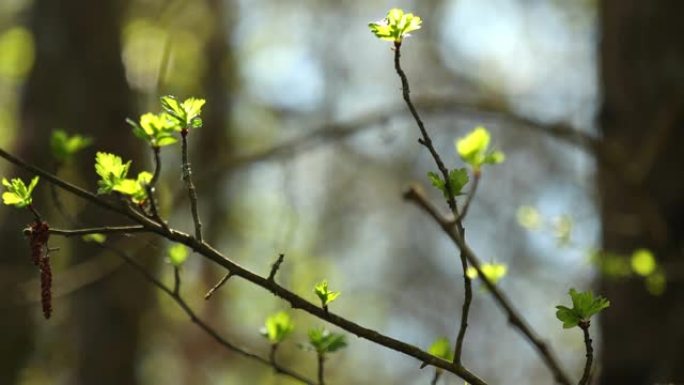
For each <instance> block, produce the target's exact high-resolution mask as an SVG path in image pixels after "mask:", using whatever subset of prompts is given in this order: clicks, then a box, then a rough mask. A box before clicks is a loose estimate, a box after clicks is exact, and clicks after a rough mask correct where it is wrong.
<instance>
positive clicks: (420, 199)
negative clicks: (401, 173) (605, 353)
mask: <svg viewBox="0 0 684 385" xmlns="http://www.w3.org/2000/svg"><path fill="white" fill-rule="evenodd" d="M404 198H405V199H407V200H409V201H411V202H413V203H415V204H416V205H417V206H418V207H420V208H421V209H423V211H425V212H426V213H428V214H429V215H430V216H431V217H432V219H434V220H435V222H437V224H439V225H440V227H441V228H442V230H443V231H444V232H445V233H446V234H447V235H448V236H449V238H450V239H451V240H452V241H453V242H454V244H455V245H456V246H457V247H458V248H459V249H460V250H461V253H462V254H464V255H465V257H466V258H467V259H468V263H470V264H471V265H472V266H473V267H474V268H475V269H476V270H477V273H478V277H480V279H481V280H482V282H483V283H484V284H485V286H486V287H487V289H488V290H489V292H490V293H491V294H492V296H493V297H494V299H495V300H496V302H497V303H498V304H499V306H500V307H501V308H502V310H503V311H504V313H506V315H507V316H508V322H509V323H510V324H511V325H512V326H513V327H515V328H516V329H518V330H519V331H520V332H521V333H522V334H523V336H525V338H527V340H528V341H529V342H530V343H531V344H532V346H534V348H535V349H536V350H537V353H538V354H539V355H540V356H541V358H542V360H543V361H544V363H545V364H546V366H547V367H548V368H549V370H550V371H551V373H552V374H553V376H554V378H555V380H556V382H557V383H559V384H563V385H570V379H569V377H568V376H567V374H565V372H564V371H563V369H561V367H560V364H559V362H558V359H557V358H556V356H555V355H554V354H553V352H552V351H551V349H550V348H549V347H548V346H547V345H546V343H545V342H544V341H543V340H542V339H541V338H539V336H537V334H536V333H535V332H534V331H533V330H532V328H531V327H530V326H529V325H528V324H527V322H526V321H525V320H524V319H523V318H522V316H521V315H520V314H519V313H518V311H517V310H516V309H515V308H514V307H513V305H512V304H511V301H510V299H508V297H506V295H505V294H504V293H503V292H502V291H501V290H499V288H498V287H497V286H496V285H495V284H494V283H492V281H491V280H489V279H488V278H487V276H486V275H484V274H483V273H482V270H481V269H480V261H479V258H478V257H477V256H476V255H475V252H473V250H472V249H470V247H469V246H468V245H467V244H466V242H465V240H464V239H463V236H462V234H461V233H460V232H459V231H458V229H457V228H455V227H454V226H453V225H452V221H451V220H449V219H447V218H445V217H444V216H443V215H442V214H441V213H440V212H439V210H438V209H437V208H436V207H435V206H434V205H432V204H431V203H430V202H429V201H428V199H427V197H426V196H425V194H424V193H423V192H422V191H421V190H420V188H418V187H416V186H412V187H411V188H409V190H408V191H406V192H405V193H404Z"/></svg>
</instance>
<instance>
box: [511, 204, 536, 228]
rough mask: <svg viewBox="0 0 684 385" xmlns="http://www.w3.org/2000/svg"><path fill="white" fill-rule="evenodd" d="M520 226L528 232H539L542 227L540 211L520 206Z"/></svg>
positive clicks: (531, 207)
mask: <svg viewBox="0 0 684 385" xmlns="http://www.w3.org/2000/svg"><path fill="white" fill-rule="evenodd" d="M516 217H517V219H518V223H519V224H520V226H522V227H524V228H526V229H528V230H537V229H539V228H540V227H541V224H542V217H541V214H540V213H539V210H537V208H535V207H533V206H520V207H518V212H517V213H516Z"/></svg>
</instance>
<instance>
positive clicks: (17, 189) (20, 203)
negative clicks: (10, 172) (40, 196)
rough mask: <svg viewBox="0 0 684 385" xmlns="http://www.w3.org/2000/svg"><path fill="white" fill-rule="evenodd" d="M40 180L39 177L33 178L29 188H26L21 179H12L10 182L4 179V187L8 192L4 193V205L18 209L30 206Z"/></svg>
mask: <svg viewBox="0 0 684 385" xmlns="http://www.w3.org/2000/svg"><path fill="white" fill-rule="evenodd" d="M38 180H39V178H38V177H37V176H36V177H33V179H31V182H30V183H29V185H28V187H26V184H24V181H23V180H21V179H20V178H12V179H11V180H9V181H8V180H7V179H6V178H2V185H3V186H5V190H7V191H5V192H4V193H2V203H4V204H5V205H7V206H15V207H17V208H24V207H26V206H29V205H30V204H31V203H32V202H33V198H32V197H31V195H32V194H33V189H35V188H36V185H37V184H38Z"/></svg>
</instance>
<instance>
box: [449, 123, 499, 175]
mask: <svg viewBox="0 0 684 385" xmlns="http://www.w3.org/2000/svg"><path fill="white" fill-rule="evenodd" d="M490 140H491V136H490V134H489V131H487V129H486V128H484V127H476V128H475V129H474V130H473V131H471V132H470V133H468V135H466V136H464V137H463V138H460V139H458V140H456V143H455V144H456V152H457V153H458V155H459V156H460V157H461V159H462V160H463V161H464V162H465V163H467V164H469V165H470V166H471V167H472V168H473V169H474V170H479V169H480V167H482V165H484V164H498V163H502V162H503V161H504V160H505V158H506V157H505V156H504V154H503V152H501V151H491V150H489V142H490Z"/></svg>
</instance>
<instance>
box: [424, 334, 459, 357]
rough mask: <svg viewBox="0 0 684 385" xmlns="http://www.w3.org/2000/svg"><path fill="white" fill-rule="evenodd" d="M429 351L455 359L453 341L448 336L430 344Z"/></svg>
mask: <svg viewBox="0 0 684 385" xmlns="http://www.w3.org/2000/svg"><path fill="white" fill-rule="evenodd" d="M428 353H430V354H432V355H433V356H435V357H439V358H441V359H443V360H447V361H452V360H453V359H454V352H453V351H452V350H451V343H450V342H449V339H448V338H446V337H440V338H438V339H436V340H435V342H433V343H432V345H430V348H429V349H428Z"/></svg>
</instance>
